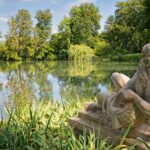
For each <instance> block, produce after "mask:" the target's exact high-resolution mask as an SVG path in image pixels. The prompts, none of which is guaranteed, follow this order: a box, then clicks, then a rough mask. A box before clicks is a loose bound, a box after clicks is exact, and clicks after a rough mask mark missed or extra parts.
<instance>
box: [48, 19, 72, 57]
mask: <svg viewBox="0 0 150 150" xmlns="http://www.w3.org/2000/svg"><path fill="white" fill-rule="evenodd" d="M58 30H59V33H58V34H55V35H53V36H52V39H51V45H52V47H53V48H54V50H55V54H56V55H57V58H58V59H67V58H68V50H69V48H70V44H71V29H70V19H69V18H68V17H64V19H63V20H62V21H61V22H60V24H59V25H58Z"/></svg>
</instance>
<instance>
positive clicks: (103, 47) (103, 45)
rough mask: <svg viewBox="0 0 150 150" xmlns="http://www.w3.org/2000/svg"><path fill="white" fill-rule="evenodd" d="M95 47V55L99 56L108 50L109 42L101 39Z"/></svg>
mask: <svg viewBox="0 0 150 150" xmlns="http://www.w3.org/2000/svg"><path fill="white" fill-rule="evenodd" d="M95 49H96V55H97V56H100V55H103V54H106V53H108V52H109V50H110V44H109V43H108V42H106V41H104V40H102V41H99V42H97V43H96V46H95Z"/></svg>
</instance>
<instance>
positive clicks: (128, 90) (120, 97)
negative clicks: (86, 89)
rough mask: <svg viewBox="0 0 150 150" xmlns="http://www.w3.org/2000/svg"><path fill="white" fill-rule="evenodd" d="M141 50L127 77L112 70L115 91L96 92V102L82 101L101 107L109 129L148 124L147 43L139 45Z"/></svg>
mask: <svg viewBox="0 0 150 150" xmlns="http://www.w3.org/2000/svg"><path fill="white" fill-rule="evenodd" d="M142 53H143V59H142V60H141V62H140V64H139V66H138V69H137V71H136V72H135V74H134V76H133V77H132V78H131V79H130V78H129V77H127V76H126V75H124V74H121V73H113V74H112V77H111V79H112V82H113V84H114V86H115V89H116V90H115V92H113V93H111V94H106V93H98V94H97V103H92V102H87V103H85V109H86V110H93V109H101V111H102V113H106V114H107V115H108V116H110V117H111V120H112V128H113V129H119V128H125V127H127V126H129V124H131V125H132V127H133V128H136V127H139V126H140V125H142V124H143V123H146V124H150V43H149V44H147V45H145V46H144V47H143V49H142Z"/></svg>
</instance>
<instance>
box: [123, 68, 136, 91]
mask: <svg viewBox="0 0 150 150" xmlns="http://www.w3.org/2000/svg"><path fill="white" fill-rule="evenodd" d="M136 78H137V71H136V72H135V74H134V76H133V77H132V78H131V79H130V80H129V81H128V82H127V84H126V85H125V86H124V87H123V88H122V89H121V92H122V91H125V90H127V89H131V90H133V91H135V81H136Z"/></svg>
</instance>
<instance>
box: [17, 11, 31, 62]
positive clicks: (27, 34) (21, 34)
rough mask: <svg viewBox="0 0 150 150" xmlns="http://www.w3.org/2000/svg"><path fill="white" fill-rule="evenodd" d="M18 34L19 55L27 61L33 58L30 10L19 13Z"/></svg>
mask: <svg viewBox="0 0 150 150" xmlns="http://www.w3.org/2000/svg"><path fill="white" fill-rule="evenodd" d="M15 21H16V33H17V36H16V38H17V40H18V44H19V45H18V48H17V49H18V51H19V52H18V55H19V57H21V58H23V59H26V58H28V57H32V56H33V50H32V37H31V35H32V20H31V14H30V12H29V11H28V10H25V9H21V10H19V11H18V13H17V15H16V18H15Z"/></svg>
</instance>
